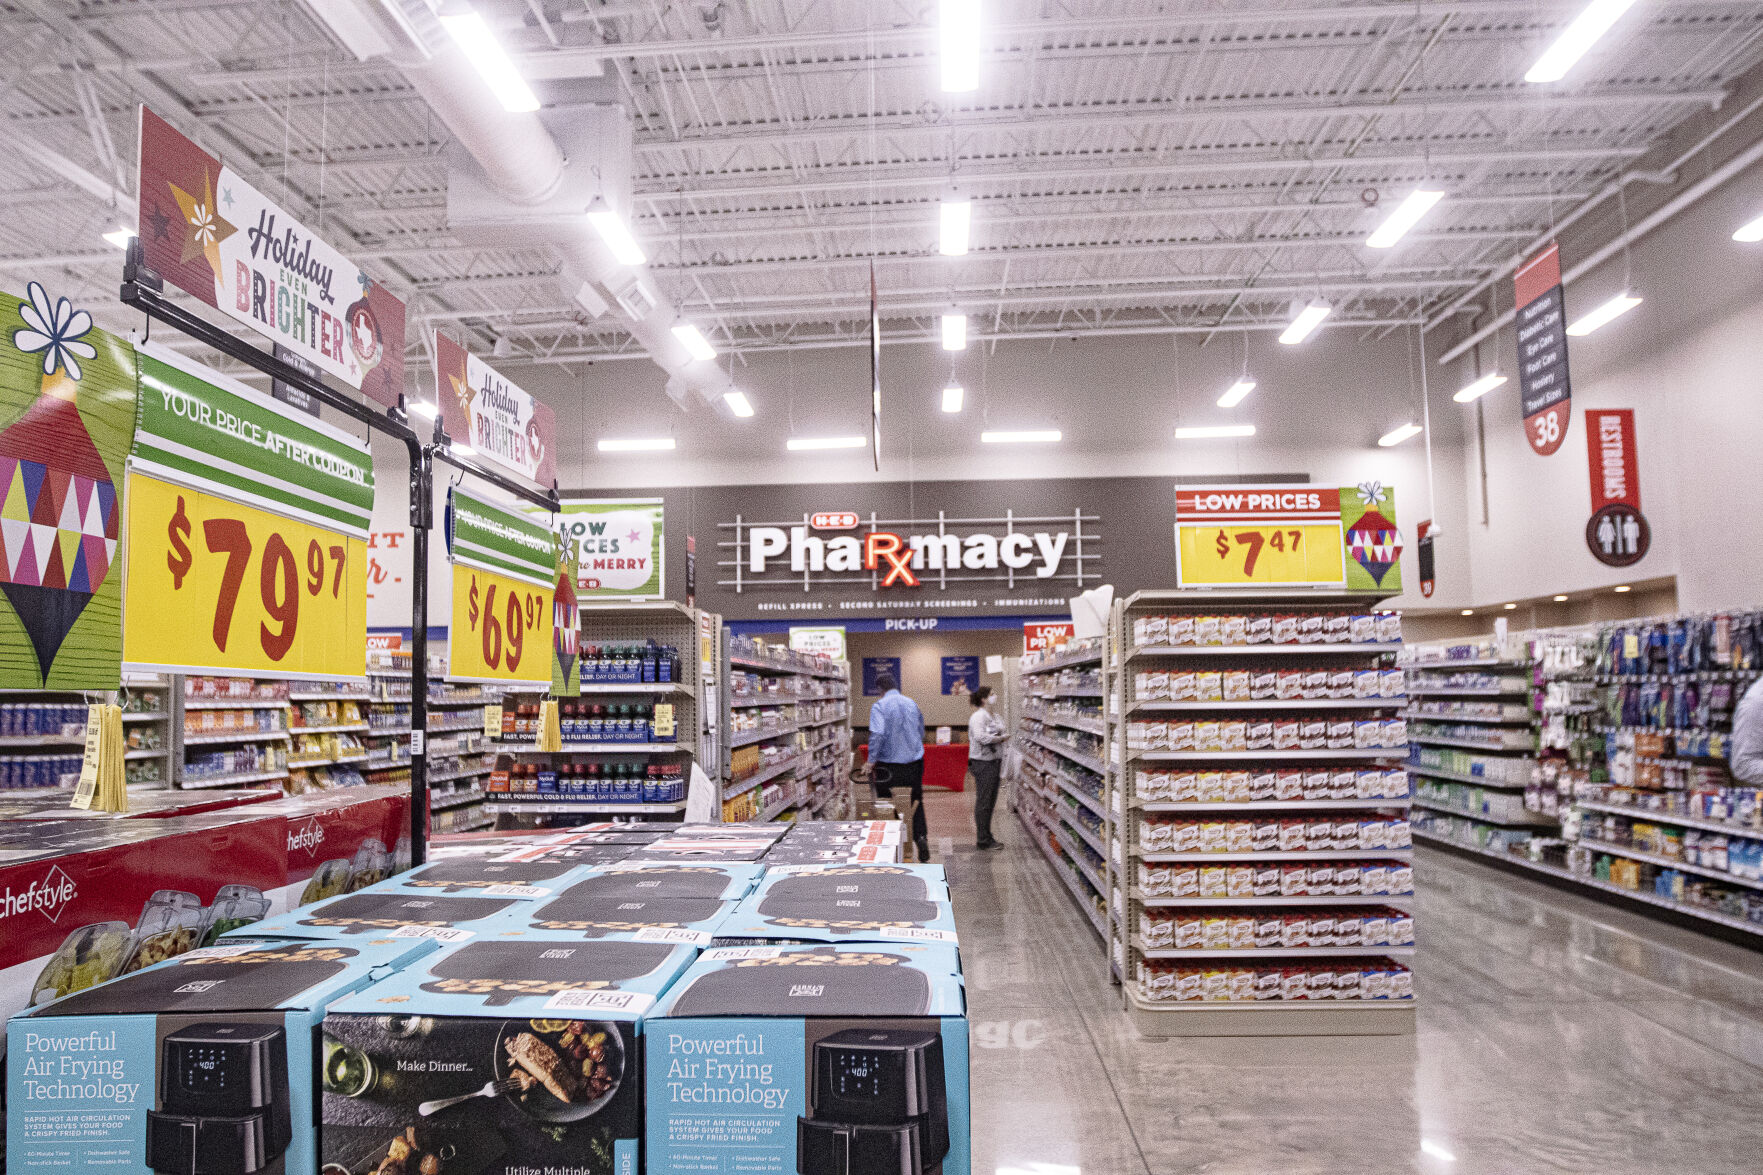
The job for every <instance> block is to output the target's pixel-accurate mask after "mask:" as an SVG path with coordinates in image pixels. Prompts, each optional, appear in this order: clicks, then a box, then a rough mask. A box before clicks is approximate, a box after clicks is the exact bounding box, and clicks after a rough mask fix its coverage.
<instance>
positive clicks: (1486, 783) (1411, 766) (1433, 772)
mask: <svg viewBox="0 0 1763 1175" xmlns="http://www.w3.org/2000/svg"><path fill="white" fill-rule="evenodd" d="M1404 766H1405V767H1407V769H1408V774H1410V775H1424V776H1426V777H1427V778H1428V779H1449V780H1454V781H1455V782H1457V783H1473V784H1475V785H1476V786H1478V787H1491V788H1493V789H1494V790H1495V791H1523V790H1524V789H1525V788H1526V787H1528V786H1529V785H1528V784H1523V783H1507V782H1506V781H1505V780H1503V779H1488V778H1486V777H1485V776H1481V775H1470V774H1468V773H1467V772H1464V771H1446V770H1445V769H1444V768H1443V767H1427V766H1424V765H1422V764H1420V763H1416V762H1414V761H1413V760H1409V761H1408V762H1407V763H1405V764H1404Z"/></svg>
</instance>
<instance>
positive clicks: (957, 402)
mask: <svg viewBox="0 0 1763 1175" xmlns="http://www.w3.org/2000/svg"><path fill="white" fill-rule="evenodd" d="M966 396H967V389H966V388H963V387H962V386H961V385H960V384H958V383H955V382H953V381H950V383H949V386H948V387H946V388H944V389H943V411H944V412H959V411H961V401H962V400H963V399H965V398H966Z"/></svg>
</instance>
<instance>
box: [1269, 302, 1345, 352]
mask: <svg viewBox="0 0 1763 1175" xmlns="http://www.w3.org/2000/svg"><path fill="white" fill-rule="evenodd" d="M1332 313H1334V307H1333V306H1330V305H1329V304H1328V303H1327V302H1324V301H1323V300H1322V299H1321V298H1316V299H1313V300H1312V301H1311V302H1310V303H1309V304H1307V305H1306V306H1305V307H1304V308H1303V309H1302V310H1299V311H1298V314H1297V317H1296V318H1294V319H1292V324H1291V325H1290V326H1288V327H1286V329H1285V333H1283V334H1281V335H1280V336H1279V341H1280V342H1282V343H1284V344H1285V345H1286V346H1288V347H1295V346H1297V345H1298V344H1299V343H1301V342H1303V341H1304V340H1305V339H1307V338H1309V337H1310V335H1311V334H1312V333H1313V332H1314V331H1315V330H1316V328H1317V327H1319V326H1321V325H1322V320H1323V319H1325V318H1327V317H1328V316H1329V315H1330V314H1332Z"/></svg>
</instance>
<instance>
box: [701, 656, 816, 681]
mask: <svg viewBox="0 0 1763 1175" xmlns="http://www.w3.org/2000/svg"><path fill="white" fill-rule="evenodd" d="M728 663H729V664H730V665H733V666H735V667H736V668H740V669H751V670H754V671H755V672H758V673H793V674H795V675H797V676H799V677H819V678H825V679H827V680H830V681H843V680H845V675H844V674H843V673H842V672H840V671H838V670H836V669H833V668H831V667H830V666H829V667H828V668H826V669H820V668H807V667H804V666H800V665H786V664H782V663H780V662H776V661H768V660H766V659H764V658H762V657H748V656H745V655H743V654H740V653H730V654H729V657H728Z"/></svg>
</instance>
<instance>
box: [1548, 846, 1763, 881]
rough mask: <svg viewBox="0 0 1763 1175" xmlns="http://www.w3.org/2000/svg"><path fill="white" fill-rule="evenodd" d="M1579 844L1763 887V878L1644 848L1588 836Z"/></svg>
mask: <svg viewBox="0 0 1763 1175" xmlns="http://www.w3.org/2000/svg"><path fill="white" fill-rule="evenodd" d="M1579 845H1580V847H1581V848H1584V849H1588V850H1590V851H1591V852H1594V853H1609V854H1610V855H1611V856H1613V857H1627V858H1628V859H1629V860H1631V861H1644V862H1646V863H1647V864H1649V865H1658V866H1659V867H1660V868H1662V869H1676V870H1678V871H1680V872H1683V873H1694V874H1696V875H1697V876H1698V877H1712V878H1714V879H1715V880H1717V881H1724V882H1726V883H1727V884H1728V885H1736V886H1741V887H1743V888H1745V889H1763V878H1755V877H1740V876H1738V875H1737V874H1735V873H1724V872H1722V871H1721V870H1719V869H1709V868H1707V867H1705V866H1702V865H1691V864H1689V863H1688V862H1686V861H1680V860H1678V859H1677V858H1676V857H1666V856H1661V855H1660V854H1658V853H1649V852H1647V851H1645V850H1643V849H1630V848H1624V847H1623V846H1621V845H1613V844H1610V843H1608V842H1606V841H1601V840H1591V839H1588V838H1586V837H1581V838H1580V839H1579Z"/></svg>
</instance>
